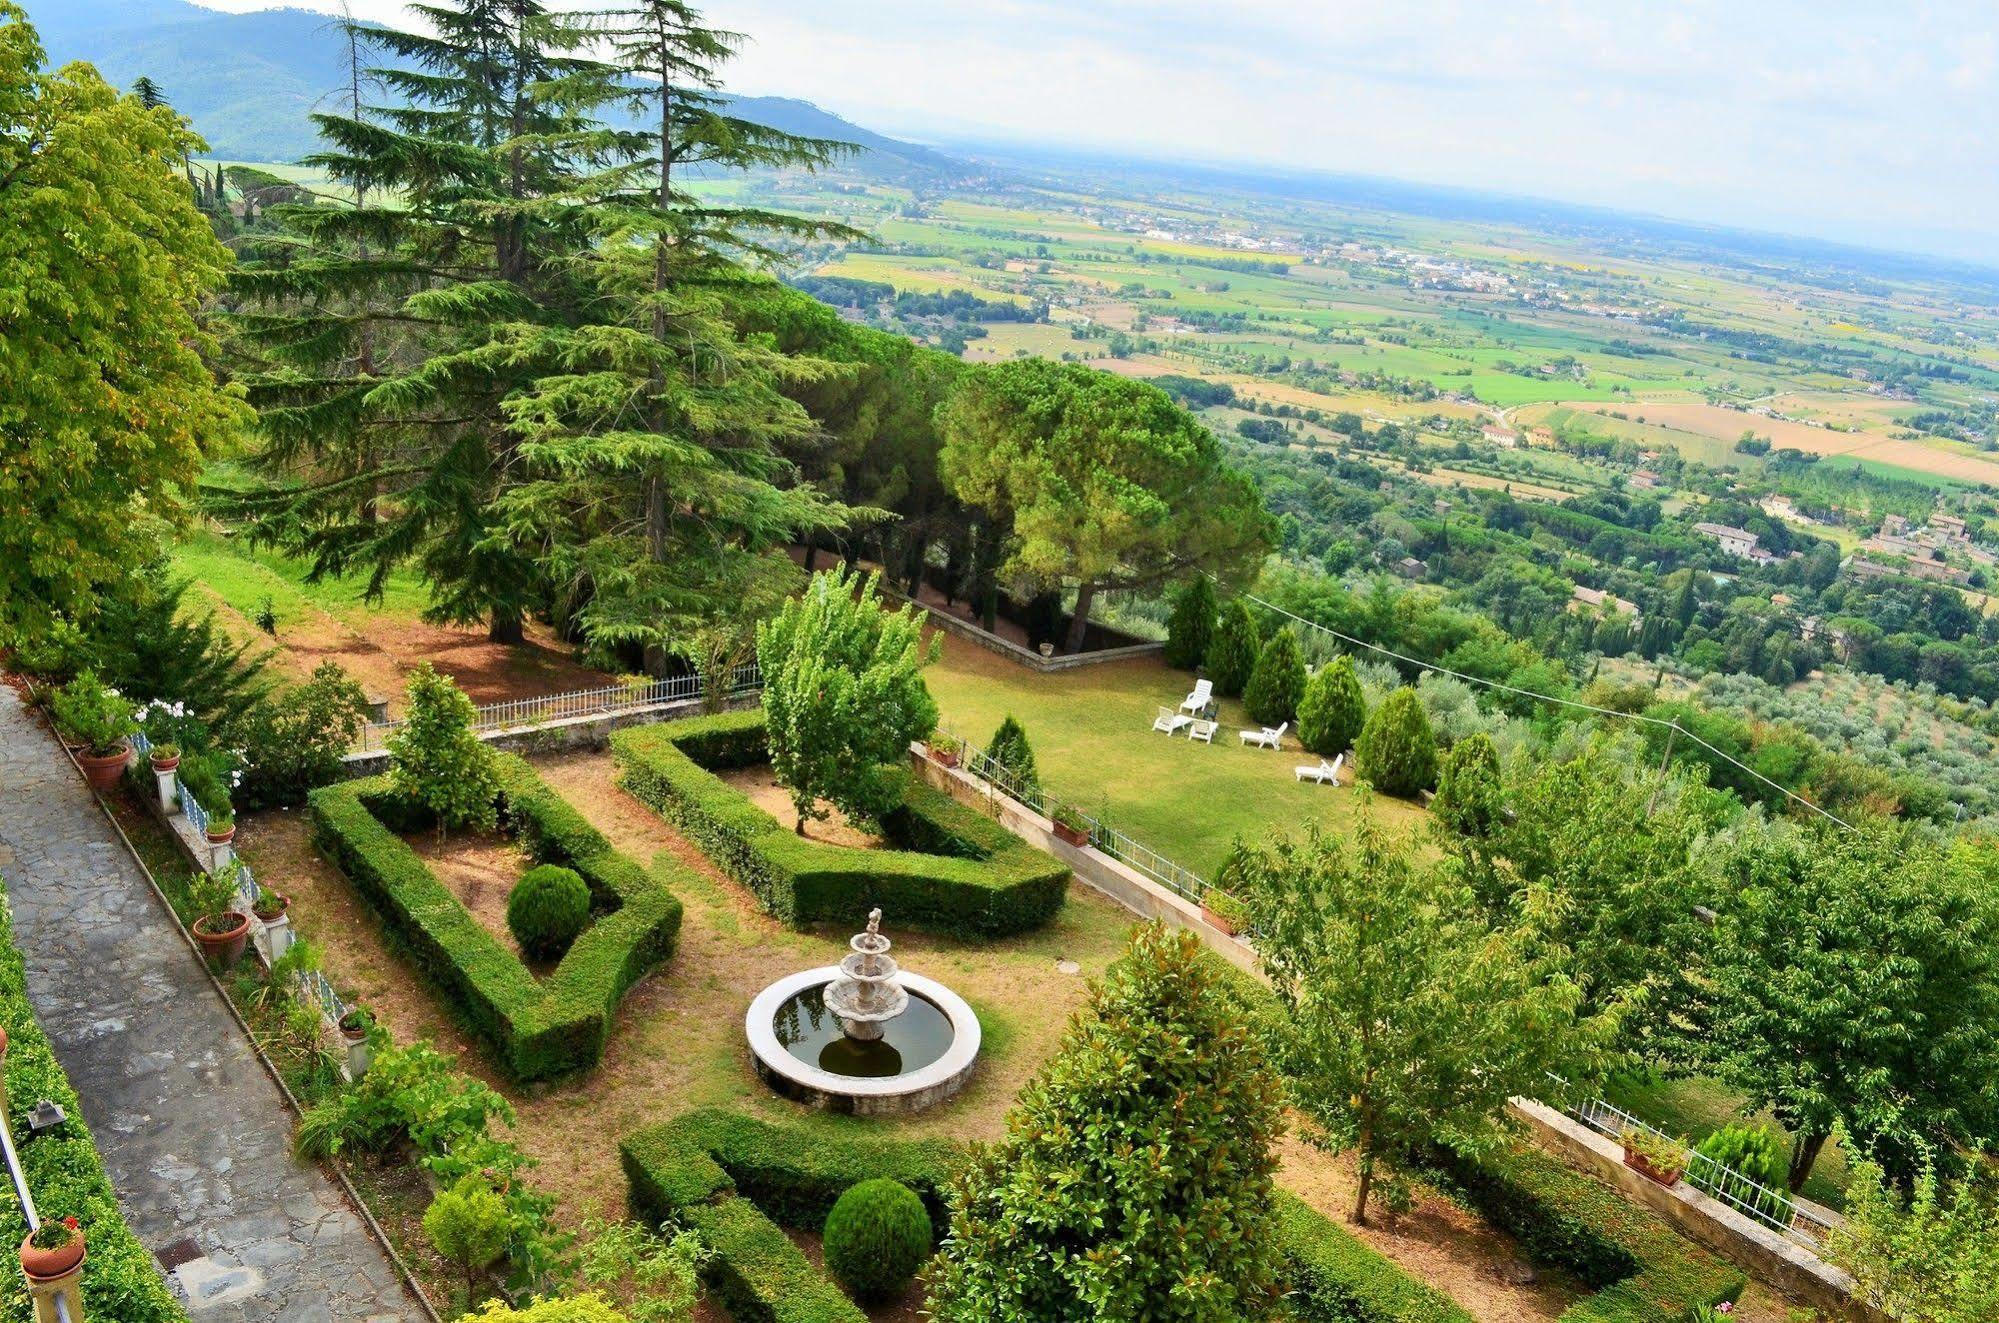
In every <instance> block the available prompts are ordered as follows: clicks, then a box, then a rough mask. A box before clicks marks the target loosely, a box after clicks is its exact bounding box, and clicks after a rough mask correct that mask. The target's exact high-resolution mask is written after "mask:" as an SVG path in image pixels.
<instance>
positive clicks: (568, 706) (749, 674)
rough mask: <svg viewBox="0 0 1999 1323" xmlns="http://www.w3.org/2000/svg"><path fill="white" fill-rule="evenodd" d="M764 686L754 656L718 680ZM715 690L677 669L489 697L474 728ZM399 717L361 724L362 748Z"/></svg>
mask: <svg viewBox="0 0 1999 1323" xmlns="http://www.w3.org/2000/svg"><path fill="white" fill-rule="evenodd" d="M762 687H763V677H762V676H761V675H760V674H759V673H758V671H757V664H756V663H755V662H744V663H743V664H742V665H740V666H734V667H731V668H730V669H729V671H728V673H727V676H726V677H725V678H724V679H723V681H722V683H721V685H720V693H719V697H722V698H739V697H741V696H743V695H745V694H752V693H755V692H757V690H759V689H761V688H762ZM712 692H713V691H712V690H711V689H710V687H709V685H708V683H707V677H706V676H702V675H676V676H673V677H671V678H669V679H665V680H650V681H647V682H646V683H644V684H614V685H606V686H604V687H603V688H601V689H577V690H572V691H571V692H569V693H566V694H547V695H543V696H542V697H539V698H516V699H511V700H509V701H507V702H504V703H487V704H484V705H483V706H481V707H478V708H476V709H474V712H473V718H472V729H473V730H475V731H479V732H481V733H484V732H488V731H501V730H513V729H516V728H519V727H524V726H540V725H545V724H546V723H548V722H551V721H565V720H568V719H570V718H573V717H595V716H605V715H609V714H611V713H617V712H635V711H639V710H641V709H644V708H652V707H664V706H666V705H667V704H669V703H686V702H692V701H693V700H695V699H697V698H701V697H703V696H704V695H707V694H710V693H712ZM402 724H403V723H402V722H401V721H399V720H397V721H371V722H368V723H367V724H366V725H364V726H363V727H362V728H361V742H360V746H359V747H360V748H361V750H362V751H364V752H365V751H369V750H374V749H380V748H383V747H384V746H385V745H386V743H387V741H388V738H389V736H390V735H391V734H393V733H394V732H395V731H396V730H397V729H399V728H400V727H401V726H402Z"/></svg>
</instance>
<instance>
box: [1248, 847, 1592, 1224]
mask: <svg viewBox="0 0 1999 1323" xmlns="http://www.w3.org/2000/svg"><path fill="white" fill-rule="evenodd" d="M1236 885H1237V887H1238V889H1239V894H1240V895H1241V898H1242V899H1243V900H1244V901H1245V903H1246V904H1247V906H1248V908H1249V913H1250V918H1251V921H1252V922H1253V923H1254V925H1255V929H1256V934H1257V940H1256V950H1257V957H1258V959H1259V961H1260V962H1261V964H1262V967H1263V971H1264V973H1265V975H1266V976H1268V978H1269V980H1270V983H1271V986H1272V987H1273V988H1274V989H1275V990H1276V993H1277V998H1278V1002H1279V1004H1280V1006H1281V1009H1282V1015H1281V1019H1280V1023H1279V1024H1278V1026H1277V1027H1276V1028H1275V1029H1274V1031H1273V1041H1274V1043H1275V1044H1276V1048H1275V1050H1276V1054H1277V1059H1278V1062H1279V1064H1280V1066H1281V1067H1282V1068H1283V1071H1284V1074H1285V1076H1286V1077H1287V1078H1288V1079H1289V1080H1290V1082H1291V1098H1292V1101H1293V1103H1294V1104H1295V1105H1296V1106H1297V1107H1298V1108H1299V1109H1300V1110H1301V1111H1303V1112H1304V1113H1305V1114H1306V1115H1307V1116H1308V1117H1310V1118H1311V1119H1312V1121H1313V1123H1314V1124H1313V1126H1312V1128H1311V1129H1309V1130H1307V1131H1306V1132H1305V1138H1306V1139H1307V1140H1308V1141H1309V1142H1311V1143H1313V1144H1315V1145H1318V1146H1320V1147H1323V1148H1326V1149H1328V1150H1330V1151H1333V1152H1345V1151H1347V1150H1352V1151H1353V1152H1354V1153H1355V1155H1356V1158H1357V1159H1358V1162H1359V1175H1360V1179H1359V1181H1358V1183H1357V1185H1356V1188H1355V1192H1354V1206H1353V1220H1354V1221H1355V1222H1357V1223H1365V1222H1366V1221H1367V1210H1368V1206H1369V1202H1370V1199H1371V1198H1372V1196H1373V1193H1374V1187H1375V1182H1376V1181H1377V1179H1378V1178H1379V1177H1381V1176H1382V1175H1383V1174H1384V1172H1385V1173H1387V1174H1389V1175H1390V1176H1391V1177H1392V1178H1395V1179H1396V1180H1397V1181H1398V1184H1399V1177H1396V1175H1395V1174H1396V1173H1397V1172H1398V1171H1399V1170H1400V1169H1402V1168H1403V1167H1404V1166H1405V1165H1406V1164H1407V1163H1408V1162H1410V1161H1411V1160H1412V1159H1415V1158H1417V1157H1418V1156H1420V1154H1421V1153H1422V1152H1423V1150H1424V1149H1425V1148H1426V1147H1427V1146H1429V1145H1430V1144H1432V1143H1434V1142H1436V1141H1437V1140H1438V1139H1440V1138H1445V1137H1448V1138H1449V1139H1451V1141H1452V1142H1453V1143H1458V1144H1469V1145H1472V1146H1477V1145H1478V1144H1480V1143H1481V1142H1489V1141H1490V1140H1491V1139H1492V1138H1493V1136H1494V1134H1495V1130H1496V1124H1495V1123H1496V1122H1497V1121H1498V1120H1499V1117H1500V1115H1501V1113H1502V1112H1503V1110H1504V1109H1505V1107H1506V1103H1507V1101H1508V1099H1510V1098H1511V1097H1513V1096H1514V1095H1515V1094H1519V1093H1528V1094H1533V1093H1537V1092H1540V1091H1542V1090H1543V1089H1545V1087H1546V1085H1547V1076H1548V1072H1550V1071H1556V1072H1560V1073H1564V1074H1568V1075H1569V1076H1570V1077H1571V1078H1575V1077H1577V1076H1579V1075H1587V1074H1588V1073H1589V1072H1590V1071H1592V1070H1593V1069H1595V1066H1596V1063H1597V1052H1598V1045H1599V1043H1600V1041H1601V1038H1602V1032H1601V1029H1600V1028H1599V1026H1597V1025H1595V1024H1584V1023H1583V1022H1580V1021H1578V1019H1577V1017H1576V1011H1577V1008H1578V1006H1579V1005H1580V1004H1581V1001H1582V994H1581V991H1580V990H1579V989H1578V988H1577V987H1576V986H1575V985H1574V984H1573V983H1571V982H1570V981H1569V980H1568V979H1567V978H1565V977H1563V976H1562V974H1561V973H1560V972H1559V965H1558V963H1557V962H1556V961H1554V960H1552V959H1550V958H1549V956H1548V954H1547V953H1546V952H1540V953H1538V954H1537V951H1536V943H1535V942H1534V941H1533V940H1532V938H1531V936H1530V935H1529V934H1526V933H1524V932H1521V931H1519V930H1513V929H1492V928H1490V927H1488V926H1487V924H1486V922H1485V921H1484V916H1483V915H1482V914H1480V912H1479V910H1478V907H1477V903H1476V901H1475V900H1474V899H1473V897H1472V895H1471V893H1470V892H1469V891H1468V890H1467V889H1465V888H1464V887H1462V886H1461V885H1459V884H1457V883H1455V882H1453V881H1451V880H1449V878H1448V877H1447V875H1445V874H1444V873H1442V872H1440V871H1438V870H1435V869H1432V868H1430V867H1427V866H1425V865H1422V864H1420V863H1418V862H1417V860H1416V859H1415V858H1414V857H1413V856H1412V854H1411V852H1410V850H1409V848H1408V846H1407V844H1406V842H1405V843H1399V844H1397V843H1391V842H1390V841H1389V840H1388V839H1387V838H1386V837H1385V836H1384V835H1383V833H1382V832H1381V830H1380V828H1379V826H1378V825H1377V824H1376V823H1375V821H1374V818H1373V816H1372V815H1371V814H1363V815H1362V817H1361V820H1360V823H1359V825H1358V827H1357V829H1356V830H1355V832H1354V835H1353V837H1352V839H1351V840H1341V839H1340V838H1338V837H1335V836H1330V835H1326V834H1323V833H1321V832H1320V831H1319V830H1318V828H1317V827H1316V826H1312V827H1309V828H1308V829H1307V831H1306V834H1305V835H1304V836H1303V837H1302V838H1299V839H1295V840H1287V841H1282V842H1279V843H1278V844H1276V845H1274V846H1271V847H1261V848H1260V847H1254V846H1252V847H1247V848H1245V849H1244V850H1243V851H1242V852H1241V854H1240V855H1239V857H1238V858H1237V860H1236Z"/></svg>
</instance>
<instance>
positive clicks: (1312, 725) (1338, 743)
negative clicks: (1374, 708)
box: [1298, 653, 1367, 758]
mask: <svg viewBox="0 0 1999 1323" xmlns="http://www.w3.org/2000/svg"><path fill="white" fill-rule="evenodd" d="M1366 723H1367V696H1366V695H1365V694H1363V693H1362V692H1361V687H1360V677H1359V676H1357V675H1355V674H1354V669H1353V659H1352V658H1351V657H1348V656H1346V655H1345V654H1344V653H1342V654H1341V655H1340V656H1338V657H1335V658H1333V659H1332V660H1331V661H1330V662H1327V663H1326V664H1325V665H1324V666H1321V667H1320V668H1319V669H1318V670H1316V671H1314V672H1313V673H1312V678H1311V679H1310V680H1307V681H1306V682H1305V696H1304V697H1303V698H1301V699H1299V700H1298V742H1299V743H1300V744H1302V745H1304V746H1305V747H1306V748H1307V749H1309V750H1310V751H1311V752H1313V753H1316V754H1320V755H1323V756H1325V757H1328V758H1330V757H1332V756H1333V755H1335V754H1340V753H1345V752H1346V751H1347V750H1349V749H1351V748H1353V744H1354V741H1355V740H1357V739H1359V738H1360V732H1361V729H1362V727H1363V726H1365V725H1366Z"/></svg>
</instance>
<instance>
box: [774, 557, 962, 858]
mask: <svg viewBox="0 0 1999 1323" xmlns="http://www.w3.org/2000/svg"><path fill="white" fill-rule="evenodd" d="M877 586H878V580H877V578H876V576H874V575H867V576H862V575H860V574H857V573H855V572H854V571H852V570H849V569H847V568H846V567H845V566H840V567H838V568H835V569H831V570H826V571H823V572H821V573H819V574H817V575H814V576H813V578H812V581H811V582H810V583H809V584H808V585H807V586H806V589H805V591H804V592H803V593H801V594H799V595H798V596H797V597H794V598H793V599H791V600H790V601H789V602H786V603H785V604H784V607H783V609H781V610H780V611H779V612H778V613H777V614H776V615H775V616H773V617H772V618H771V619H769V620H766V621H764V622H763V624H761V625H759V626H758V627H757V664H758V666H759V667H760V668H761V670H762V672H763V682H764V693H763V704H764V717H765V724H766V727H767V729H768V731H769V739H770V761H771V766H772V768H773V769H774V770H775V771H776V773H777V779H778V780H779V781H780V782H782V783H783V785H784V787H785V789H786V790H788V791H790V792H791V802H792V805H793V807H795V808H796V809H797V810H798V832H799V834H800V835H801V836H802V835H804V834H805V824H806V822H807V821H808V820H810V819H818V818H824V817H825V816H826V815H827V809H826V807H825V805H826V804H831V805H833V806H835V807H837V808H838V809H840V810H841V812H843V813H845V814H847V815H848V816H849V817H856V818H861V819H864V820H870V821H872V820H879V819H880V818H881V816H882V815H883V814H884V813H886V812H888V811H889V810H890V809H892V808H894V807H895V804H896V800H897V799H898V797H899V796H900V795H901V792H902V783H903V775H904V774H903V773H902V771H901V769H900V768H899V767H898V766H897V764H899V763H900V762H901V761H902V760H903V759H904V758H905V757H906V756H907V754H908V752H909V744H910V741H912V740H917V739H922V738H923V737H924V736H926V735H928V734H930V732H931V731H932V730H934V729H936V726H937V703H936V700H935V699H933V698H931V697H930V690H929V688H928V687H927V686H925V684H924V683H923V668H924V667H925V666H927V665H929V664H930V663H931V662H933V661H935V660H936V659H937V651H938V645H937V642H936V641H935V640H932V641H931V643H930V645H929V646H928V647H926V646H925V645H924V642H923V617H922V615H921V613H919V612H918V611H917V609H916V608H915V607H914V606H906V607H904V608H903V609H902V610H900V611H893V612H891V611H887V610H884V609H883V607H882V603H881V598H880V596H879V593H878V592H877Z"/></svg>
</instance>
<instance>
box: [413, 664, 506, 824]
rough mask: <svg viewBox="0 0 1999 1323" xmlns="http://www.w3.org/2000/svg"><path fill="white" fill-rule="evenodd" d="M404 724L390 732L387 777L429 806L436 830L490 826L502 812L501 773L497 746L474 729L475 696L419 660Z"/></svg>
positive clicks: (416, 800)
mask: <svg viewBox="0 0 1999 1323" xmlns="http://www.w3.org/2000/svg"><path fill="white" fill-rule="evenodd" d="M404 704H405V711H404V712H403V724H402V725H400V726H398V727H397V728H396V730H395V733H393V734H392V735H390V736H389V781H390V784H392V785H393V786H394V787H395V788H396V791H397V793H399V794H401V795H403V796H405V797H406V798H408V799H409V800H410V801H411V802H412V803H415V804H418V805H421V806H422V807H423V808H426V809H428V810H429V811H430V812H431V814H432V815H434V816H435V817H436V819H437V829H438V831H439V832H440V833H441V832H445V831H449V830H450V829H452V828H454V827H479V828H482V829H484V830H487V831H491V830H492V828H493V825H494V823H495V821H496V820H497V818H498V816H499V810H498V804H499V798H500V782H499V775H498V773H497V772H496V771H495V770H494V766H493V751H492V750H491V749H489V748H487V747H486V745H485V744H484V743H483V742H482V741H481V740H480V739H479V737H478V736H477V735H476V734H474V733H473V731H472V721H473V718H474V717H475V716H476V715H477V710H476V709H475V708H474V707H473V706H472V700H471V699H469V698H467V697H466V696H465V692H464V691H463V690H462V689H460V688H459V687H458V685H457V684H456V683H455V682H453V680H452V679H451V677H450V676H448V675H440V674H439V673H438V672H437V670H436V669H435V668H434V667H432V666H431V664H430V663H429V662H420V663H418V665H417V668H416V670H415V671H414V672H413V673H412V674H411V675H410V680H409V687H408V688H407V689H406V690H405V691H404Z"/></svg>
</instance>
